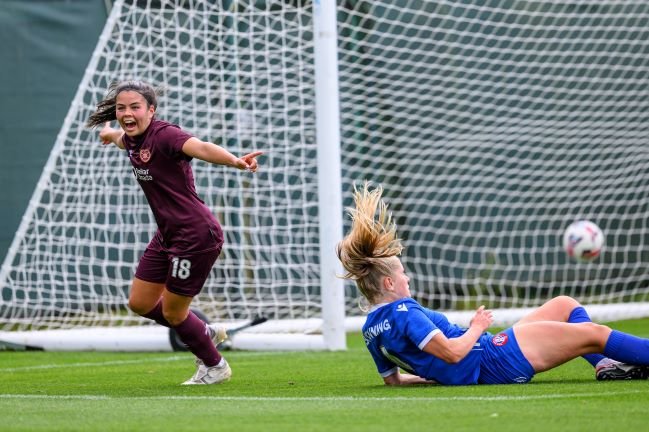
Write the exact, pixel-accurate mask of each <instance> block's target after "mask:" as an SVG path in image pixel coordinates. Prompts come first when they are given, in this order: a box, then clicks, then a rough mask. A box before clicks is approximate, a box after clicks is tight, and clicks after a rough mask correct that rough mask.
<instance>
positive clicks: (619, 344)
mask: <svg viewBox="0 0 649 432" xmlns="http://www.w3.org/2000/svg"><path fill="white" fill-rule="evenodd" d="M604 355H605V356H607V357H610V358H612V359H613V360H617V361H620V362H623V363H628V364H634V365H649V339H644V338H639V337H637V336H633V335H630V334H627V333H622V332H620V331H617V330H613V332H612V333H611V335H610V336H609V337H608V341H606V347H605V348H604Z"/></svg>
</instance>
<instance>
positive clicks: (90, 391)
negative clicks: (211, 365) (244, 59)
mask: <svg viewBox="0 0 649 432" xmlns="http://www.w3.org/2000/svg"><path fill="white" fill-rule="evenodd" d="M611 326H612V327H614V328H616V329H619V330H622V331H628V332H631V333H633V334H636V335H638V336H644V337H649V320H629V321H621V322H616V323H613V324H611ZM225 355H226V357H227V359H228V361H229V362H230V364H231V366H232V369H233V377H232V380H231V381H230V382H228V383H225V384H222V385H218V386H181V385H179V383H180V382H182V381H184V380H185V379H187V378H188V377H189V376H191V375H192V374H193V372H194V365H193V360H192V357H191V355H190V354H188V353H96V352H84V353H49V352H6V351H5V352H0V377H1V379H0V430H1V431H4V432H6V431H30V432H34V431H84V432H92V431H120V432H123V431H236V432H245V431H267V432H272V431H404V432H406V431H408V432H410V431H454V432H457V431H471V432H476V431H480V432H482V431H498V432H506V431H516V432H522V431H524V432H531V431H543V432H551V431H582V430H583V431H588V432H595V431H606V432H612V431H624V432H636V431H642V430H647V427H649V426H648V425H649V382H647V381H628V382H597V381H595V379H594V373H593V370H592V368H591V367H590V366H589V365H588V364H587V363H586V362H585V361H584V360H581V359H577V360H574V361H572V362H570V363H568V364H566V365H563V366H561V367H560V368H557V369H555V370H553V371H550V372H546V373H542V374H539V375H537V376H536V377H535V378H534V380H533V381H532V383H530V384H525V385H507V386H466V387H439V386H429V387H421V386H420V387H401V388H392V387H385V386H383V384H382V381H381V379H380V377H379V376H378V374H377V373H376V371H375V369H374V365H373V363H372V360H371V359H370V356H369V354H368V353H367V352H366V351H365V347H364V346H363V342H362V339H361V337H360V335H358V334H353V335H349V337H348V350H347V351H345V352H299V353H285V352H281V353H277V352H236V351H234V352H226V353H225Z"/></svg>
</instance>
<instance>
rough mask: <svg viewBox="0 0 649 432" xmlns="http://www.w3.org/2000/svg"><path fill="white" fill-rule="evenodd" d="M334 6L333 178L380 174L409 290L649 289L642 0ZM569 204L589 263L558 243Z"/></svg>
mask: <svg viewBox="0 0 649 432" xmlns="http://www.w3.org/2000/svg"><path fill="white" fill-rule="evenodd" d="M340 17H341V19H342V22H341V24H340V27H339V28H340V34H339V41H340V53H341V56H340V67H341V72H340V74H341V80H340V81H341V98H342V116H343V166H344V167H345V170H346V171H345V178H346V184H345V187H344V190H345V191H348V190H349V183H350V182H351V181H352V180H358V179H365V178H370V179H372V180H374V181H376V182H380V183H383V184H384V186H385V188H386V189H387V190H386V197H387V200H388V201H389V202H390V203H391V205H392V210H393V211H394V213H395V215H396V221H397V223H398V224H399V227H400V234H401V236H402V237H403V238H405V244H406V245H407V247H406V250H405V257H404V261H405V264H406V268H407V270H409V271H410V273H411V276H412V281H411V288H412V289H413V291H415V294H416V297H417V298H418V299H419V300H420V301H422V302H423V303H424V304H426V305H429V306H433V307H436V308H442V309H463V308H466V307H471V306H475V305H476V304H479V303H483V302H484V303H486V304H488V305H490V306H492V307H512V306H529V305H537V304H539V303H541V302H543V301H545V300H546V299H548V298H549V297H551V296H554V295H557V294H561V293H564V294H570V295H573V296H576V297H578V298H580V299H581V300H582V301H584V302H587V303H598V302H618V301H646V300H647V293H648V292H649V288H648V286H649V281H648V277H647V276H648V269H647V268H648V266H647V264H648V261H649V253H648V251H647V248H646V245H647V241H648V240H649V229H648V228H649V207H648V206H649V202H648V198H649V196H648V194H649V188H648V186H649V177H648V176H647V174H648V173H649V152H647V143H648V141H647V134H648V132H649V98H648V97H647V96H648V93H647V88H648V85H649V74H647V70H649V69H648V67H649V56H648V54H649V27H648V25H649V3H647V2H646V1H639V0H638V1H601V0H597V1H570V2H565V1H532V2H530V1H501V0H497V1H496V0H493V1H485V0H483V1H479V0H474V1H462V2H457V1H430V2H423V1H407V2H406V1H400V2H374V1H362V2H345V4H344V5H342V6H341V7H340ZM347 204H349V202H347ZM582 218H587V219H592V220H593V221H596V222H597V223H598V224H599V225H600V226H601V228H602V229H603V230H604V232H605V234H606V242H607V246H606V250H605V252H604V254H603V256H602V257H601V258H600V259H599V260H598V261H597V262H595V263H593V264H589V265H584V264H580V265H577V264H575V263H573V262H570V261H568V260H567V257H566V256H565V255H564V253H563V251H562V247H561V235H562V231H563V229H564V228H565V227H566V226H567V225H568V224H569V223H570V222H572V221H574V220H576V219H582Z"/></svg>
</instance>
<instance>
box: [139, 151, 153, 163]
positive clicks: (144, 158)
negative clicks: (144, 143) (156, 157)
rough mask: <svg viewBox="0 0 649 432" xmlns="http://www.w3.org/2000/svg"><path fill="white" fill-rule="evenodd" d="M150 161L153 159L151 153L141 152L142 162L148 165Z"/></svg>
mask: <svg viewBox="0 0 649 432" xmlns="http://www.w3.org/2000/svg"><path fill="white" fill-rule="evenodd" d="M150 159H151V151H149V150H147V149H142V150H140V160H141V161H142V162H144V163H147V162H149V160H150Z"/></svg>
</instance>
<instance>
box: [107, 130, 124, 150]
mask: <svg viewBox="0 0 649 432" xmlns="http://www.w3.org/2000/svg"><path fill="white" fill-rule="evenodd" d="M123 136H124V131H121V130H116V131H115V132H114V133H112V134H111V136H110V141H111V142H112V143H113V144H115V145H116V146H117V147H119V148H121V149H124V143H122V137H123Z"/></svg>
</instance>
